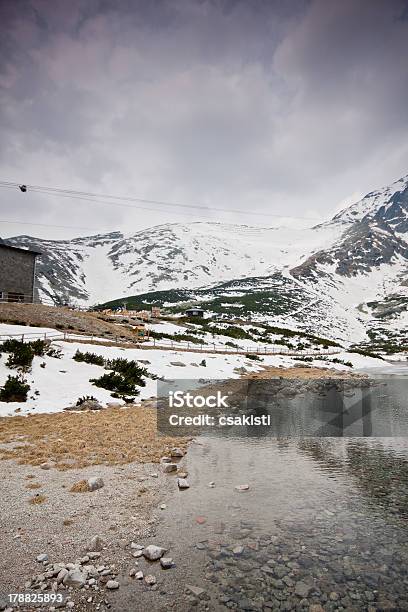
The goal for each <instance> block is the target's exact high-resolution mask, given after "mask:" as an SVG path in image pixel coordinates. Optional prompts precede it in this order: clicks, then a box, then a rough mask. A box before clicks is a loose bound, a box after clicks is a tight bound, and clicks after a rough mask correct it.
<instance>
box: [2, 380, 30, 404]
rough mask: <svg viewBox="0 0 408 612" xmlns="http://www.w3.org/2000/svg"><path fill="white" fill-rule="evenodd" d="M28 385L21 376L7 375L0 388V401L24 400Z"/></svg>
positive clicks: (28, 388)
mask: <svg viewBox="0 0 408 612" xmlns="http://www.w3.org/2000/svg"><path fill="white" fill-rule="evenodd" d="M29 390H30V385H28V384H27V381H26V380H25V379H24V378H23V377H22V376H8V377H7V380H6V382H5V383H4V385H3V386H2V387H1V388H0V401H2V402H25V401H27V394H28V392H29Z"/></svg>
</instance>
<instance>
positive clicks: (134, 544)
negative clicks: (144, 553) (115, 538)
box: [130, 542, 144, 550]
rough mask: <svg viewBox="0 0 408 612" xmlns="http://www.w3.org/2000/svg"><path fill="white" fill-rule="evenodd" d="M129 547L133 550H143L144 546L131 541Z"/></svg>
mask: <svg viewBox="0 0 408 612" xmlns="http://www.w3.org/2000/svg"><path fill="white" fill-rule="evenodd" d="M130 548H132V549H133V550H143V549H144V546H142V545H141V544H136V542H131V543H130Z"/></svg>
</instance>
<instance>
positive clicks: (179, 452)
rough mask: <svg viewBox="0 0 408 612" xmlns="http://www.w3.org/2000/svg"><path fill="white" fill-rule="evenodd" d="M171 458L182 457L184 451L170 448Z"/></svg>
mask: <svg viewBox="0 0 408 612" xmlns="http://www.w3.org/2000/svg"><path fill="white" fill-rule="evenodd" d="M170 456H171V457H184V451H183V450H182V449H181V448H178V447H176V448H172V449H171V452H170Z"/></svg>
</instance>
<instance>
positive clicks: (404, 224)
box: [374, 185, 408, 233]
mask: <svg viewBox="0 0 408 612" xmlns="http://www.w3.org/2000/svg"><path fill="white" fill-rule="evenodd" d="M374 219H376V220H377V219H378V220H380V219H381V220H383V221H386V222H387V223H388V225H389V226H390V227H392V229H393V230H394V231H395V232H399V233H405V232H408V185H407V186H406V188H405V189H403V190H402V191H397V192H396V193H394V195H393V196H391V198H390V200H389V203H388V207H387V206H386V205H384V206H381V208H380V209H379V210H378V212H377V213H376V214H375V215H374Z"/></svg>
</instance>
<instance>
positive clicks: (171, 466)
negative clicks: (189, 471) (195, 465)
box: [162, 463, 177, 474]
mask: <svg viewBox="0 0 408 612" xmlns="http://www.w3.org/2000/svg"><path fill="white" fill-rule="evenodd" d="M162 471H163V472H164V473H165V474H169V473H170V472H177V464H176V463H163V464H162Z"/></svg>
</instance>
